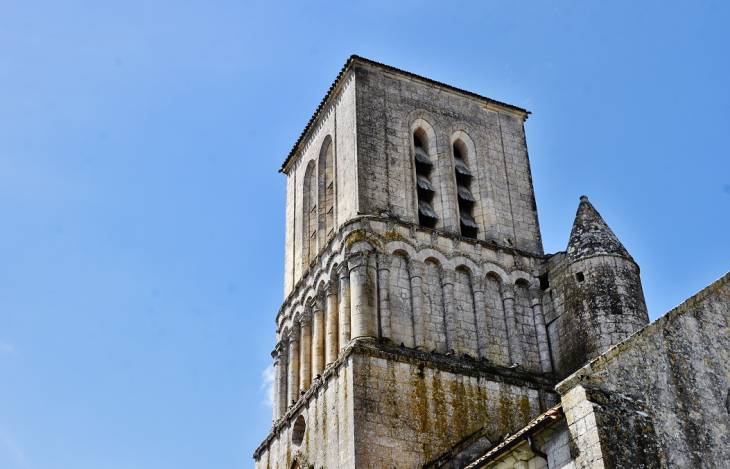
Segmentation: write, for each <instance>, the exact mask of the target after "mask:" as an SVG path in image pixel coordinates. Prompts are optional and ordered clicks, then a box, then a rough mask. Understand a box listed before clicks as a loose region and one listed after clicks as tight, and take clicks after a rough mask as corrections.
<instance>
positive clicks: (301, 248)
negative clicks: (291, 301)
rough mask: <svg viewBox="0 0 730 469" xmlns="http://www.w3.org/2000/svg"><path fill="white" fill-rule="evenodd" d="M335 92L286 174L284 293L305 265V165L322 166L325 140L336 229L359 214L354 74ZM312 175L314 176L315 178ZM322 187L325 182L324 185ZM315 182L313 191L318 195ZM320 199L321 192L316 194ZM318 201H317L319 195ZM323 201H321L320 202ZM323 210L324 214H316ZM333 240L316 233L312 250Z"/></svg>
mask: <svg viewBox="0 0 730 469" xmlns="http://www.w3.org/2000/svg"><path fill="white" fill-rule="evenodd" d="M341 86H342V88H341V90H340V91H339V94H338V95H337V97H336V98H335V99H334V100H333V101H332V102H331V103H330V104H329V106H328V107H327V109H325V110H324V111H323V112H322V117H321V118H320V120H319V122H318V124H317V125H316V126H315V127H314V128H313V129H312V130H311V132H310V135H309V138H308V139H307V140H306V141H305V142H304V144H303V145H302V149H301V154H300V155H299V157H298V158H297V159H296V160H295V162H294V163H293V165H292V166H291V168H289V169H288V171H287V173H286V175H287V197H286V241H285V255H284V262H285V269H284V271H285V276H284V296H286V295H288V294H289V293H290V292H291V290H292V289H293V287H294V285H295V284H296V283H297V282H298V281H299V280H300V279H301V277H302V275H303V274H304V273H305V272H306V271H307V270H308V269H309V259H308V256H307V255H306V252H305V251H306V244H307V242H308V240H307V238H308V237H309V235H310V234H309V233H308V227H306V226H304V225H305V224H306V221H307V216H308V215H309V214H305V213H303V208H304V203H305V197H308V194H305V186H306V184H305V180H306V178H305V177H306V176H307V168H308V167H310V166H311V167H312V168H313V169H310V171H313V172H314V174H315V176H318V175H319V173H320V171H319V168H318V166H319V165H320V161H318V160H319V156H320V152H321V151H322V149H323V145H325V144H329V143H330V142H331V144H332V145H333V149H334V151H333V153H334V155H333V157H334V181H333V182H334V184H333V185H334V187H333V191H334V199H335V204H334V214H333V218H334V221H335V227H334V233H336V232H337V227H338V226H340V225H341V224H342V222H344V221H346V220H348V219H350V218H351V217H353V216H355V215H357V210H358V208H357V170H356V168H357V165H356V157H357V156H356V152H357V148H356V139H355V135H356V122H355V113H356V107H355V77H354V75H349V76H348V77H347V78H346V79H344V80H343V83H342V85H341ZM315 179H317V178H316V177H315ZM323 189H324V190H326V187H325V188H323ZM319 191H320V187H319V185H318V186H317V188H316V190H315V191H314V192H315V194H317V195H319V194H318V192H319ZM316 198H317V199H319V197H316ZM317 201H318V200H317ZM319 205H321V204H319ZM317 208H318V210H317V211H315V213H313V214H312V216H315V217H317V218H318V219H319V218H321V217H323V216H325V214H324V212H322V209H323V207H317ZM319 212H322V213H319ZM330 240H331V236H328V235H327V233H324V234H321V233H318V234H317V236H316V237H315V239H314V240H313V245H314V249H315V253H314V254H315V255H316V253H318V252H319V251H321V250H322V249H324V248H325V247H326V245H327V243H328V242H329V241H330Z"/></svg>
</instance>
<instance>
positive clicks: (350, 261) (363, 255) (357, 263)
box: [347, 251, 372, 270]
mask: <svg viewBox="0 0 730 469" xmlns="http://www.w3.org/2000/svg"><path fill="white" fill-rule="evenodd" d="M371 256H372V254H371V253H369V252H367V251H357V252H353V253H351V254H350V255H349V256H348V257H347V266H348V267H349V269H350V270H353V269H357V268H358V267H364V266H367V265H368V261H369V260H370V257H371Z"/></svg>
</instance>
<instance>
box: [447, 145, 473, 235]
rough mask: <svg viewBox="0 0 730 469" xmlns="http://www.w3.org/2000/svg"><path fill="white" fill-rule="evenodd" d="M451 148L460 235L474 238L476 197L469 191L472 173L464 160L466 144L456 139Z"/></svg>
mask: <svg viewBox="0 0 730 469" xmlns="http://www.w3.org/2000/svg"><path fill="white" fill-rule="evenodd" d="M453 149H454V172H455V174H456V192H457V198H458V201H459V219H460V225H461V235H462V236H465V237H467V238H476V237H477V230H478V228H479V225H477V222H476V220H475V219H474V204H475V203H476V199H475V198H474V196H473V195H472V193H471V181H472V178H473V175H472V173H471V171H470V170H469V166H467V164H466V161H465V158H466V145H464V143H463V142H462V141H461V140H457V141H456V142H455V143H454V148H453Z"/></svg>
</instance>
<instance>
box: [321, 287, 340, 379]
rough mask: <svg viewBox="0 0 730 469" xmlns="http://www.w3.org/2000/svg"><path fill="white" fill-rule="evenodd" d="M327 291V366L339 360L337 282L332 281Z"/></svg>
mask: <svg viewBox="0 0 730 469" xmlns="http://www.w3.org/2000/svg"><path fill="white" fill-rule="evenodd" d="M326 291H327V305H326V307H327V311H326V312H325V316H326V318H327V343H326V346H325V359H326V360H325V362H326V363H327V365H329V364H330V363H332V362H334V361H335V360H337V356H338V355H339V352H340V349H339V347H338V346H337V342H338V339H337V323H338V317H337V316H338V314H337V309H338V308H337V282H334V281H330V282H329V284H327V287H326Z"/></svg>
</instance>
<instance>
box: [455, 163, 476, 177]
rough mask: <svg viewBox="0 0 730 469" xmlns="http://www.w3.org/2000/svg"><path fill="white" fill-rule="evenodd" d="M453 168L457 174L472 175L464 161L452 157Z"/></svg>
mask: <svg viewBox="0 0 730 469" xmlns="http://www.w3.org/2000/svg"><path fill="white" fill-rule="evenodd" d="M454 169H456V172H457V173H459V174H463V175H464V176H468V177H472V175H471V171H469V168H468V167H467V166H466V163H464V162H463V161H462V160H461V159H459V158H454Z"/></svg>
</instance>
